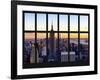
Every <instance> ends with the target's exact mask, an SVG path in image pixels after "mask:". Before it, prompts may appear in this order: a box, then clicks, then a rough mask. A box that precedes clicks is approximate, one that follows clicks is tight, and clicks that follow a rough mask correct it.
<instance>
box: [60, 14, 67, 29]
mask: <svg viewBox="0 0 100 80" xmlns="http://www.w3.org/2000/svg"><path fill="white" fill-rule="evenodd" d="M59 19H60V20H59V31H68V16H67V15H59Z"/></svg>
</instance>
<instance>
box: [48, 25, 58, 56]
mask: <svg viewBox="0 0 100 80" xmlns="http://www.w3.org/2000/svg"><path fill="white" fill-rule="evenodd" d="M49 48H50V53H51V54H52V55H53V54H54V53H56V39H55V33H54V30H53V24H52V25H51V31H50V38H49Z"/></svg>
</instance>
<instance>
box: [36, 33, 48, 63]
mask: <svg viewBox="0 0 100 80" xmlns="http://www.w3.org/2000/svg"><path fill="white" fill-rule="evenodd" d="M36 52H37V62H38V63H45V62H46V56H47V48H46V33H37V46H36Z"/></svg>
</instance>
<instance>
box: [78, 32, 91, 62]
mask: <svg viewBox="0 0 100 80" xmlns="http://www.w3.org/2000/svg"><path fill="white" fill-rule="evenodd" d="M79 49H80V60H82V61H87V60H88V56H89V53H88V33H80V45H79ZM87 62H88V61H87Z"/></svg>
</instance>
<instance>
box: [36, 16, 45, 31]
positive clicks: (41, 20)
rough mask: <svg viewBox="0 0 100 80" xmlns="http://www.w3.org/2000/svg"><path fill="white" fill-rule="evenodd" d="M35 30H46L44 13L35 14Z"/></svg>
mask: <svg viewBox="0 0 100 80" xmlns="http://www.w3.org/2000/svg"><path fill="white" fill-rule="evenodd" d="M37 31H46V14H37Z"/></svg>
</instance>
